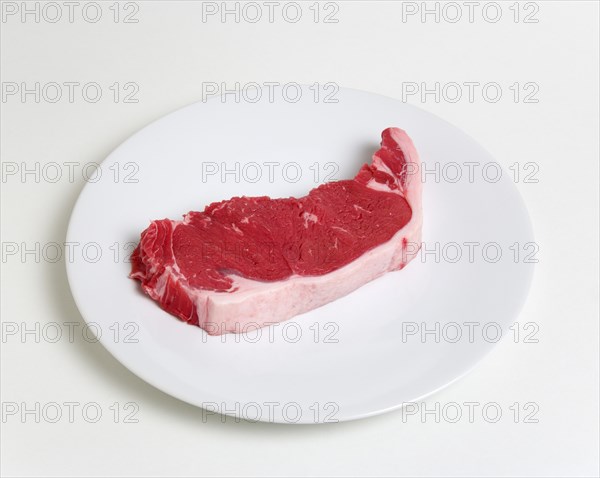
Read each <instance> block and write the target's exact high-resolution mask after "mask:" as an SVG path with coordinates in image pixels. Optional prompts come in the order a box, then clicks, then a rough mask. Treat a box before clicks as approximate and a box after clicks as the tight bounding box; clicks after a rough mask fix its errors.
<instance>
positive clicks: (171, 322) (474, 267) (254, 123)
mask: <svg viewBox="0 0 600 478" xmlns="http://www.w3.org/2000/svg"><path fill="white" fill-rule="evenodd" d="M258 93H260V90H258ZM271 93H273V94H271V95H269V91H267V90H266V89H265V90H264V91H262V95H261V97H260V98H259V99H258V100H257V101H255V102H251V101H249V100H252V101H254V100H256V98H257V96H258V94H257V91H253V92H252V94H250V93H248V94H247V95H246V94H245V95H240V97H239V98H236V97H235V95H233V94H230V95H227V96H226V97H224V99H220V98H216V99H211V100H208V101H204V102H199V103H195V104H193V105H191V106H188V107H185V108H183V109H180V110H178V111H176V112H174V113H172V114H170V115H167V116H165V117H164V118H161V119H160V120H158V121H156V122H154V123H152V124H150V125H149V126H147V127H145V128H144V129H142V130H141V131H139V132H138V133H137V134H135V135H133V136H132V137H131V138H130V139H128V140H127V141H126V142H125V143H123V144H122V145H121V146H119V147H118V148H117V149H116V150H115V151H114V152H113V153H112V154H111V155H110V156H109V157H108V158H106V160H105V161H104V162H102V164H101V165H100V167H99V168H98V171H97V172H96V173H94V172H93V168H90V169H89V170H88V173H89V176H90V178H89V181H88V183H87V184H86V186H85V187H84V189H83V191H82V193H81V195H80V197H79V200H78V201H77V204H76V206H75V208H74V210H73V213H72V216H71V220H70V224H69V230H68V234H67V241H69V242H71V243H77V246H76V247H75V248H74V249H73V250H74V251H75V253H74V254H73V255H74V257H73V258H72V259H71V260H69V261H67V272H68V277H69V283H70V286H71V290H72V292H73V296H74V298H75V301H76V303H77V306H78V307H79V310H80V311H81V314H82V315H83V317H84V319H85V320H86V322H87V324H88V326H89V328H90V331H92V332H96V333H97V334H98V335H99V336H100V337H99V338H100V340H101V342H102V344H103V345H104V346H105V347H106V348H107V349H108V350H109V351H110V352H111V353H112V354H113V355H114V356H115V357H116V358H117V359H118V360H119V361H120V362H121V363H123V364H124V365H125V366H126V367H128V368H129V369H130V370H131V371H132V372H134V373H135V374H137V375H139V376H140V377H141V378H143V379H144V380H146V381H147V382H149V383H151V384H152V385H154V386H155V387H157V388H159V389H161V390H163V391H165V392H166V393H169V394H171V395H173V396H175V397H177V398H179V399H181V400H184V401H186V402H189V403H191V404H194V405H197V406H200V407H202V408H203V409H204V410H203V412H202V413H207V414H208V413H222V414H227V415H234V416H236V417H242V418H246V419H250V420H261V421H272V422H282V423H320V422H331V421H341V420H351V419H356V418H361V417H366V416H370V415H374V414H378V413H382V412H385V411H389V410H393V409H395V408H398V407H401V406H403V404H405V403H406V402H411V401H415V400H418V399H420V398H422V397H424V396H426V395H428V394H430V393H432V392H434V391H436V390H439V389H440V388H442V387H444V386H446V385H448V384H449V383H451V382H453V381H454V380H456V379H457V378H459V377H460V376H462V375H464V374H465V373H466V372H468V371H469V370H470V369H471V368H472V367H473V366H474V365H475V364H476V363H477V362H478V361H479V360H480V359H481V358H482V357H483V356H484V355H485V354H486V353H487V352H489V350H490V349H491V348H492V347H493V346H494V344H495V343H497V341H498V340H499V338H500V337H501V336H502V334H506V333H507V332H508V330H507V329H508V327H509V326H510V325H511V324H512V322H513V320H514V319H515V318H516V315H517V313H518V311H519V310H520V308H521V306H522V304H523V303H524V300H525V298H526V295H527V291H528V289H529V284H530V281H531V277H532V272H533V262H534V261H535V245H534V244H533V234H532V229H531V224H530V221H529V217H528V214H527V211H526V208H525V206H524V204H523V201H522V199H521V197H520V196H519V193H518V191H517V189H516V188H515V186H514V184H513V182H512V180H511V176H509V174H508V173H507V172H506V171H502V170H501V169H499V166H498V165H497V163H495V162H494V160H493V158H492V157H491V156H490V155H489V153H487V152H486V151H485V150H484V149H483V148H482V147H481V146H479V145H478V144H477V143H476V142H475V141H473V140H472V139H471V138H470V137H468V136H467V135H466V134H464V133H463V132H461V131H460V130H458V129H457V128H456V127H454V126H452V125H450V124H448V123H447V122H445V121H443V120H441V119H439V118H437V117H435V116H434V115H432V114H430V113H427V112H425V111H423V110H420V109H418V108H415V107H413V106H409V105H407V104H404V103H401V102H399V101H397V100H394V99H390V98H387V97H383V96H379V95H375V94H371V93H366V92H360V91H356V90H349V89H340V90H339V91H337V92H336V91H326V89H324V88H320V89H316V88H315V87H311V88H308V87H303V89H302V90H301V91H300V93H299V92H298V91H296V90H294V91H292V90H288V91H287V92H286V94H285V95H284V94H283V91H280V90H274V91H273V90H272V91H271ZM292 93H293V94H292ZM317 93H319V94H318V95H317ZM298 96H299V98H298ZM388 126H398V127H400V128H402V129H404V130H406V131H407V133H408V134H409V135H410V136H411V137H412V139H413V141H414V143H415V145H416V148H417V150H418V151H419V153H420V156H421V160H422V161H423V163H424V168H423V171H422V173H423V174H422V180H423V181H424V189H423V211H424V225H423V241H424V244H423V247H422V250H421V253H420V255H419V256H418V257H417V258H416V259H414V260H413V261H412V262H411V263H410V264H408V266H407V267H406V268H405V269H403V270H402V271H397V272H392V273H388V274H387V275H385V276H384V277H381V278H379V279H377V280H375V281H373V282H370V283H368V284H366V285H365V286H363V287H361V288H360V289H359V290H357V291H355V292H353V293H351V294H349V295H348V296H346V297H343V298H340V299H339V300H336V301H335V302H332V303H330V304H328V305H326V306H324V307H321V308H319V309H317V310H313V311H311V312H309V313H306V314H303V315H300V316H297V317H295V318H293V319H292V320H291V321H289V322H284V323H282V324H279V325H275V326H271V327H267V328H265V329H261V330H258V331H249V332H247V333H246V334H239V335H224V336H215V337H212V336H208V335H207V334H206V333H205V332H204V331H203V330H201V329H199V328H197V327H194V326H190V325H187V324H184V323H182V322H180V321H179V320H177V319H176V318H174V317H172V316H170V315H169V314H168V313H166V312H164V311H163V310H161V309H160V308H159V307H158V306H157V304H156V303H154V302H153V301H152V300H151V299H149V298H148V297H146V296H145V295H144V294H143V293H142V292H141V290H140V288H139V284H138V283H137V282H136V281H133V280H131V279H129V278H128V277H127V275H128V273H129V269H130V265H129V264H128V262H127V258H128V255H129V253H130V252H131V250H132V248H133V246H134V245H135V243H136V241H137V240H138V239H139V235H140V232H141V231H142V230H143V229H145V228H146V227H147V226H148V224H149V222H150V221H151V220H153V219H160V218H165V217H168V218H179V217H181V215H183V214H184V213H186V212H188V211H190V210H202V209H203V208H204V207H205V206H206V205H207V204H209V203H211V202H213V201H219V200H223V199H227V198H230V197H233V196H240V195H247V196H262V195H269V196H271V197H286V196H302V195H305V194H306V193H307V192H308V191H309V190H310V189H312V188H313V187H315V186H316V185H317V184H319V183H322V182H326V181H329V180H336V179H347V178H352V177H353V176H354V175H355V174H356V172H357V171H358V169H359V167H360V165H361V164H362V163H364V162H369V161H370V158H371V155H372V154H373V152H374V151H375V150H376V149H377V148H378V143H379V139H380V134H381V131H382V130H383V129H385V128H386V127H388Z"/></svg>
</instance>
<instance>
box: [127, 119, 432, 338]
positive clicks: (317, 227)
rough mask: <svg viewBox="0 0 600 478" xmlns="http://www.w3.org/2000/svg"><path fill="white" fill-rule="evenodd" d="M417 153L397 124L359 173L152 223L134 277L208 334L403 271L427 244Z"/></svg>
mask: <svg viewBox="0 0 600 478" xmlns="http://www.w3.org/2000/svg"><path fill="white" fill-rule="evenodd" d="M419 167H420V161H419V156H418V154H417V151H416V150H415V147H414V145H413V143H412V141H411V139H410V138H409V137H408V135H407V134H406V133H405V132H404V131H403V130H401V129H399V128H388V129H386V130H384V131H383V133H382V142H381V149H379V150H378V151H377V152H376V153H375V154H374V155H373V160H372V162H371V164H370V165H369V164H365V165H363V167H362V168H361V169H360V171H359V172H358V174H357V175H356V177H355V178H354V179H351V180H343V181H334V182H330V183H326V184H322V185H321V186H319V187H317V188H315V189H313V190H312V191H310V192H309V193H308V195H306V196H304V197H302V198H292V197H290V198H283V199H271V198H269V197H234V198H232V199H229V200H226V201H221V202H217V203H213V204H210V205H209V206H207V207H206V208H205V209H204V211H202V212H190V213H188V214H186V215H185V216H184V217H183V220H180V221H174V220H171V219H162V220H157V221H153V222H152V223H151V224H150V226H149V227H148V228H147V229H146V230H145V231H144V232H142V235H141V240H140V243H139V245H138V246H137V248H136V249H135V251H134V252H133V254H132V256H131V263H132V270H131V274H130V277H131V278H133V279H137V280H139V281H140V282H141V286H142V288H143V290H144V291H145V292H146V293H147V294H148V295H149V296H150V297H151V298H152V299H154V300H155V301H156V302H158V304H159V305H160V306H161V307H162V308H163V309H164V310H166V311H167V312H169V313H171V314H173V315H175V316H176V317H178V318H180V319H181V320H183V321H185V322H187V323H189V324H192V325H196V326H199V327H201V328H203V329H204V330H205V331H206V332H207V333H208V334H210V335H221V334H224V333H240V332H246V331H248V330H251V329H252V328H257V327H264V326H266V325H269V324H273V323H277V322H281V321H284V320H287V319H290V318H291V317H293V316H295V315H298V314H301V313H304V312H307V311H309V310H312V309H314V308H316V307H320V306H322V305H324V304H326V303H328V302H331V301H333V300H335V299H338V298H340V297H342V296H344V295H346V294H348V293H350V292H352V291H353V290H355V289H357V288H358V287H360V286H362V285H364V284H366V283H367V282H369V281H371V280H373V279H375V278H377V277H379V276H381V275H383V274H385V273H386V272H389V271H394V270H399V269H402V268H403V267H404V266H405V265H406V264H407V263H408V262H409V261H410V260H411V259H413V258H414V256H415V255H416V253H417V249H418V247H416V245H418V244H420V243H421V225H422V210H421V188H422V185H421V181H420V175H419V174H418V172H419Z"/></svg>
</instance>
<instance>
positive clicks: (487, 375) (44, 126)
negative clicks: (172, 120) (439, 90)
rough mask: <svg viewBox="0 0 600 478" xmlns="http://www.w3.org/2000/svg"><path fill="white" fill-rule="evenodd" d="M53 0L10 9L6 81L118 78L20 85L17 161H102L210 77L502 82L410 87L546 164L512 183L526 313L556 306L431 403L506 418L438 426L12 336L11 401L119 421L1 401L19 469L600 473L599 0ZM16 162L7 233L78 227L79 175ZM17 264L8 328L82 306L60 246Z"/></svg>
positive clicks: (510, 155)
mask: <svg viewBox="0 0 600 478" xmlns="http://www.w3.org/2000/svg"><path fill="white" fill-rule="evenodd" d="M3 3H4V5H3V9H4V8H6V3H11V2H3ZM58 3H59V5H62V8H63V10H64V11H63V18H62V19H61V20H60V21H58V22H56V23H51V22H48V21H46V20H45V18H44V17H43V16H42V17H41V18H40V22H39V23H36V22H35V18H34V17H33V15H29V16H27V17H26V18H25V20H26V21H25V22H23V21H22V19H21V17H20V15H19V14H17V15H14V16H10V17H7V18H3V20H2V23H1V28H2V34H1V41H2V47H1V48H2V50H1V53H2V61H1V69H2V78H1V79H2V82H3V87H5V85H6V83H7V82H16V83H19V84H20V83H21V82H26V83H27V85H29V86H31V85H33V84H34V83H35V82H40V83H41V84H45V83H48V82H58V83H63V82H68V81H73V82H80V83H82V84H83V83H87V82H91V81H94V82H97V83H99V84H100V85H101V86H102V88H103V95H104V96H103V98H102V99H101V100H100V101H98V102H97V103H95V104H93V103H89V102H87V101H85V100H84V99H83V98H82V97H81V95H76V96H75V99H74V102H73V103H70V102H68V101H66V100H65V99H64V98H63V99H62V100H61V101H58V102H57V103H50V102H48V101H45V100H44V98H41V100H40V102H39V103H36V102H35V99H34V97H33V95H29V96H27V97H26V98H25V100H26V101H25V102H23V101H22V100H21V98H20V96H19V95H14V96H10V97H7V98H4V99H3V101H2V104H1V106H2V116H1V120H2V128H1V134H2V138H1V139H2V141H1V145H2V149H1V154H2V161H3V163H6V162H14V163H19V164H20V163H26V164H27V165H29V166H30V167H33V165H34V163H36V162H39V163H40V164H42V165H43V164H46V163H48V162H57V163H59V164H62V163H64V162H67V161H74V162H78V163H79V164H85V163H87V162H92V161H96V162H99V161H101V160H102V159H103V158H104V157H105V156H106V155H107V154H108V153H109V152H110V151H111V150H112V149H114V148H115V147H116V146H117V145H119V144H120V143H121V142H122V141H123V140H124V139H126V138H127V137H128V136H129V135H130V134H132V133H133V132H135V131H137V130H138V129H140V128H141V127H143V126H144V125H146V124H147V123H149V122H151V121H153V120H155V119H157V118H159V117H160V116H162V115H164V114H166V113H169V112H171V111H173V110H175V109H177V108H179V107H181V106H184V105H186V104H189V103H191V102H194V101H197V100H199V99H201V95H202V83H203V82H217V83H221V82H227V84H228V85H233V84H234V83H235V82H236V81H238V82H240V83H246V82H251V81H254V82H259V83H262V82H266V81H276V82H281V83H284V82H288V81H296V82H300V83H314V82H316V81H318V82H329V81H331V82H336V83H338V84H339V85H340V86H344V87H352V88H358V89H363V90H368V91H373V92H376V93H381V94H385V95H388V96H391V97H395V98H399V99H402V92H403V86H402V85H403V82H405V83H406V82H417V83H421V82H426V83H427V85H428V86H430V87H431V86H432V85H433V84H434V83H435V82H440V83H441V84H442V85H443V84H445V83H448V82H457V83H464V82H479V83H482V84H484V83H487V82H497V83H499V84H500V85H501V86H502V89H503V97H502V98H501V99H500V100H499V101H498V102H496V103H492V102H490V101H488V100H486V99H485V98H483V97H482V96H481V94H478V95H477V94H476V96H475V98H474V101H473V102H472V103H471V102H469V101H468V99H466V98H463V99H461V100H460V101H458V102H456V103H451V102H450V101H447V98H440V101H439V102H436V101H435V98H434V97H433V95H429V96H427V97H426V98H424V99H422V98H420V97H419V95H414V96H411V97H409V98H408V99H407V100H408V101H409V102H410V103H413V104H416V105H419V106H421V107H423V108H425V109H427V110H429V111H431V112H433V113H435V114H437V115H439V116H441V117H443V118H444V119H446V120H448V121H450V122H452V123H454V124H456V125H457V126H459V127H460V128H462V129H464V130H465V131H466V132H467V133H469V134H470V135H472V136H473V137H474V138H476V139H477V140H478V141H479V142H480V143H481V144H482V145H483V146H484V147H485V148H487V149H488V150H489V151H490V152H491V153H492V154H493V155H494V156H495V157H496V158H497V160H498V161H499V162H501V163H502V164H503V165H504V166H506V167H508V166H510V165H511V164H513V163H514V162H520V163H521V164H523V163H525V162H528V161H533V162H536V163H537V164H539V173H538V174H537V178H538V179H539V182H538V183H527V184H526V183H523V182H519V183H518V184H517V186H518V188H519V189H520V191H521V193H522V195H523V196H524V198H525V200H526V202H527V205H528V207H529V211H530V214H531V217H532V221H533V224H534V228H535V233H536V239H537V241H538V243H539V245H540V253H539V259H540V262H539V264H538V266H537V269H536V273H535V278H534V283H533V287H532V290H531V294H530V297H529V300H528V302H527V305H526V306H525V308H524V310H523V311H522V313H521V316H520V317H519V319H518V320H519V322H520V323H522V324H523V323H526V322H535V323H537V324H539V327H540V330H539V333H538V334H537V338H538V339H539V342H538V343H523V342H522V341H521V342H520V343H514V341H513V340H511V338H507V339H505V340H504V341H502V342H501V343H500V344H499V345H498V346H497V347H496V348H495V349H494V351H493V352H492V353H491V354H490V355H488V356H487V358H486V359H485V360H484V361H483V362H482V363H481V364H480V365H479V366H478V367H477V368H476V370H475V371H473V372H472V373H471V374H470V375H468V376H467V377H466V378H464V379H462V380H461V381H459V382H458V383H456V384H454V385H452V386H450V387H449V388H447V389H446V390H444V391H442V392H439V393H437V394H436V395H434V396H432V397H430V398H429V399H428V400H427V404H428V405H429V406H430V407H434V406H435V403H436V402H439V403H440V405H441V406H444V405H445V404H448V403H450V402H458V403H459V404H462V403H463V402H480V403H482V404H484V403H486V402H495V403H498V404H499V405H500V406H501V407H502V410H503V412H504V413H505V414H506V415H505V416H504V417H503V419H502V420H500V421H499V422H497V423H488V422H487V421H486V420H484V419H483V418H482V416H481V414H476V415H475V420H474V421H473V423H469V421H468V420H466V419H463V420H461V421H459V422H458V423H448V422H447V421H444V420H441V421H440V423H436V422H435V417H434V416H431V415H426V416H425V417H424V418H423V419H422V418H421V417H420V416H419V415H417V416H406V415H405V414H403V413H402V412H400V411H398V412H393V413H389V414H385V415H382V416H377V417H374V418H369V419H364V420H359V421H356V422H348V423H340V424H334V425H321V426H292V425H270V424H264V423H245V422H240V423H236V421H235V420H234V419H232V418H227V419H226V420H225V419H224V418H222V417H220V416H209V417H206V415H205V414H203V413H202V412H201V411H200V409H197V408H194V407H192V406H190V405H187V404H184V403H182V402H179V401H178V400H176V399H173V398H171V397H169V396H167V395H165V394H164V393H162V392H159V391H158V390H156V389H154V388H153V387H151V386H150V385H148V384H146V383H144V382H143V381H142V380H140V379H138V378H137V377H135V376H134V375H132V374H131V373H130V372H128V371H127V370H126V369H125V368H124V367H123V366H121V365H120V364H119V363H118V362H117V361H116V360H115V359H113V358H112V357H111V356H110V355H109V354H108V352H106V351H105V350H104V349H103V348H102V346H101V345H99V344H90V343H87V342H85V341H84V340H81V338H80V336H79V339H76V340H75V341H74V342H73V343H69V341H68V340H64V339H63V340H61V341H59V342H57V343H48V342H46V341H43V340H42V341H40V343H36V342H35V340H34V339H33V338H32V337H29V338H28V339H27V340H25V341H22V340H20V339H19V338H17V339H15V338H14V337H12V336H11V337H7V336H5V335H3V340H2V344H1V345H2V356H1V359H2V360H1V363H2V382H1V384H2V402H3V403H7V402H17V403H21V402H25V403H26V404H28V405H30V406H33V404H34V403H35V402H40V403H41V404H45V403H47V402H59V403H62V402H69V401H71V402H81V403H86V402H97V403H99V404H100V405H101V406H102V408H103V411H104V413H106V414H107V417H109V418H107V419H103V420H101V421H100V422H98V423H87V422H86V421H85V420H83V419H81V415H76V417H75V421H74V423H69V422H68V421H66V420H62V421H60V422H58V423H54V424H52V423H47V422H44V421H43V420H42V421H41V423H36V422H35V420H34V418H33V417H29V419H28V420H26V423H22V421H21V419H20V417H19V416H16V417H15V416H8V417H4V420H3V423H2V445H1V446H2V448H1V451H2V456H1V462H2V470H1V471H2V474H3V475H4V476H162V475H166V476H261V475H262V476H264V475H267V476H270V475H273V476H275V475H290V476H305V475H319V476H321V475H331V476H342V475H346V476H347V475H355V476H371V475H379V476H597V475H598V155H599V151H598V40H599V39H598V13H599V9H598V3H596V2H593V1H590V2H538V3H537V4H535V5H536V6H537V7H538V8H539V11H537V13H535V15H534V16H533V18H535V19H537V20H538V22H537V23H524V22H523V20H524V18H523V15H524V14H526V13H528V12H532V11H533V10H532V9H533V8H534V7H525V5H524V4H522V5H520V6H519V11H520V12H521V16H520V18H519V21H518V22H515V21H514V20H515V19H514V8H515V7H513V10H511V9H509V7H510V6H511V4H512V3H513V2H500V3H501V10H502V18H501V19H500V20H499V21H498V22H496V23H491V22H490V21H487V20H486V19H485V18H484V17H483V16H482V13H481V9H482V7H483V5H485V2H479V6H476V7H475V8H476V9H475V14H474V21H473V22H472V23H471V22H469V19H468V10H467V6H465V5H464V3H461V2H459V3H458V5H459V7H461V8H462V12H463V18H462V19H461V20H459V21H458V22H456V23H451V22H448V21H446V20H448V19H452V18H453V17H454V15H455V11H451V10H448V9H446V11H445V13H446V16H445V17H444V16H442V17H441V18H440V21H439V23H437V22H436V21H435V18H434V16H433V15H429V16H427V17H426V18H425V21H424V22H423V21H422V19H421V18H420V16H419V15H418V14H417V15H413V16H410V17H407V18H405V19H404V20H405V21H403V17H402V10H403V7H402V2H358V1H356V2H355V1H351V2H338V3H337V5H338V7H339V11H338V12H337V13H336V14H335V16H334V18H336V19H338V20H339V21H338V22H337V23H323V21H322V20H323V18H322V17H321V18H320V21H319V22H318V23H317V22H315V21H314V18H313V14H314V12H313V11H312V10H309V7H310V5H311V4H312V3H313V2H306V3H303V4H302V10H303V18H302V19H301V20H300V21H299V22H297V23H291V22H289V21H286V20H285V19H284V18H283V17H282V15H281V13H279V14H278V13H277V12H279V11H278V10H277V11H276V14H275V18H274V22H273V23H269V21H268V19H265V18H263V19H262V20H261V21H259V22H257V23H255V24H252V23H249V22H247V21H245V19H244V18H243V17H242V18H241V19H240V22H239V23H236V22H235V20H234V18H233V16H232V15H230V16H229V17H227V18H226V20H227V21H226V22H225V23H223V22H221V21H220V19H219V16H218V15H217V16H213V17H210V18H208V19H207V21H206V22H203V19H202V2H193V1H182V2H170V3H168V4H167V2H159V1H145V2H138V3H137V6H138V7H139V11H138V12H137V13H136V14H135V16H134V18H136V19H138V20H139V21H138V22H137V23H123V22H122V20H123V18H122V17H121V18H120V20H121V21H119V22H118V23H115V22H114V20H113V15H114V11H113V10H110V9H109V7H110V6H111V4H112V3H113V2H106V3H104V2H101V4H102V6H101V8H102V13H103V17H102V18H101V19H100V21H98V22H97V23H90V22H88V21H86V20H85V18H83V17H82V15H81V8H82V6H84V5H85V2H80V3H79V6H78V7H76V8H79V9H76V10H75V16H74V21H73V22H72V23H70V22H69V20H68V10H67V7H66V6H64V4H63V3H62V2H58ZM405 3H406V2H405ZM34 5H35V2H29V3H28V6H29V7H30V8H35V7H34ZM415 5H416V6H417V7H420V8H421V2H419V3H416V4H415ZM17 6H18V7H19V8H20V2H19V3H17ZM230 6H232V5H230ZM428 7H429V8H434V7H435V4H434V3H432V2H431V3H429V4H428ZM441 7H443V4H442V5H441ZM113 8H114V7H113ZM124 8H125V7H124V5H121V6H120V11H121V13H122V14H124V13H126V11H125V10H124ZM263 8H265V14H266V7H265V6H264V5H263ZM320 8H321V9H323V8H324V6H321V7H320ZM404 8H407V7H406V6H405V7H404ZM525 8H527V9H525ZM127 11H132V10H131V9H129V10H127ZM329 11H330V10H329ZM322 12H323V10H322ZM88 13H89V14H90V15H92V14H93V13H94V12H93V11H92V10H89V11H88ZM442 13H443V10H442ZM46 14H47V16H49V17H53V16H54V11H49V10H47V11H46ZM488 14H489V16H491V15H492V14H493V11H492V10H488ZM65 17H66V18H65ZM115 82H120V83H121V84H123V83H126V82H135V83H137V84H138V85H139V92H138V93H137V95H136V98H137V99H138V100H139V101H138V102H137V103H124V102H122V98H121V99H120V101H119V102H118V103H114V102H113V100H112V94H113V93H112V91H111V90H109V89H108V87H109V86H110V85H112V84H113V83H115ZM515 82H519V83H520V84H524V83H527V82H534V83H536V84H537V85H538V87H539V91H538V92H537V93H536V94H535V98H537V99H538V102H537V103H525V102H524V101H523V97H521V98H519V101H517V102H515V101H514V97H513V91H511V90H509V87H510V86H511V85H513V84H514V83H515ZM465 91H466V90H465ZM232 134H233V135H234V134H235V132H232ZM300 140H301V138H300ZM16 178H17V179H15V177H12V176H11V177H5V178H3V183H2V241H3V243H6V242H17V243H21V242H25V243H27V244H33V243H35V242H41V243H46V242H51V241H55V242H59V243H60V242H63V241H64V240H65V233H66V226H67V222H68V218H69V215H70V212H71V208H72V206H73V204H74V201H75V200H76V198H77V196H78V194H79V192H80V190H81V188H82V187H83V185H84V182H83V180H82V179H81V176H78V177H77V179H76V180H75V181H74V182H70V181H69V180H68V179H65V178H63V179H62V180H60V181H58V182H57V183H51V182H48V181H44V180H42V181H40V182H39V183H36V182H35V180H34V179H33V178H32V177H28V178H27V180H26V181H25V182H23V181H21V180H20V179H19V178H18V176H17V177H16ZM124 207H126V205H124ZM1 279H2V322H3V323H4V324H5V323H8V322H17V323H21V322H25V323H27V324H30V326H31V327H34V324H35V323H36V322H39V323H40V324H42V325H43V324H45V323H47V322H58V323H63V322H69V321H72V322H79V323H81V322H82V320H83V319H82V318H81V316H80V314H79V312H78V311H77V309H76V307H75V305H74V303H73V300H72V298H71V296H70V292H69V288H68V285H67V281H66V274H65V269H64V263H62V262H58V263H56V264H52V263H48V262H44V261H41V262H39V263H36V262H35V260H33V259H31V258H30V259H28V260H26V261H25V262H23V261H21V260H20V259H19V257H18V256H16V258H15V257H8V258H6V260H3V262H2V278H1ZM407 366H409V364H407ZM114 402H118V403H119V404H121V405H123V404H125V403H127V402H135V403H137V404H138V406H139V412H138V413H137V418H138V419H139V422H138V423H133V424H127V423H122V419H121V420H120V423H113V421H112V419H111V418H110V417H111V415H109V414H110V413H112V412H111V411H110V410H109V409H108V407H109V406H111V404H113V403H114ZM514 402H519V403H520V404H523V403H526V402H534V403H535V404H537V406H538V407H539V411H538V412H537V414H536V418H537V419H538V423H523V419H522V417H521V418H520V419H519V420H518V423H515V422H514V419H513V415H512V412H511V411H510V409H509V407H510V406H511V405H512V404H513V403H514ZM222 420H225V423H222Z"/></svg>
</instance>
